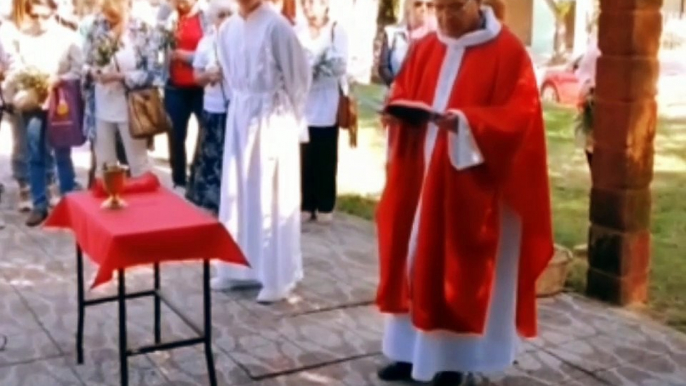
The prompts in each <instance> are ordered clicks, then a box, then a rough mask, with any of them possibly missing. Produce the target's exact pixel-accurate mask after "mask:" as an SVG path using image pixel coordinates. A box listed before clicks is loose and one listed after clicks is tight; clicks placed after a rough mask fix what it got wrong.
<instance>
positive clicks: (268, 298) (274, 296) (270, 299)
mask: <svg viewBox="0 0 686 386" xmlns="http://www.w3.org/2000/svg"><path fill="white" fill-rule="evenodd" d="M295 284H296V283H293V284H291V285H290V286H288V287H286V288H285V289H284V290H283V291H274V290H272V289H267V288H263V289H262V291H260V293H259V294H258V295H257V302H258V303H262V304H270V303H276V302H280V301H282V300H286V299H288V297H289V296H290V295H291V292H293V290H294V289H295Z"/></svg>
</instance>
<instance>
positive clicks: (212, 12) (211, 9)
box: [207, 0, 238, 23]
mask: <svg viewBox="0 0 686 386" xmlns="http://www.w3.org/2000/svg"><path fill="white" fill-rule="evenodd" d="M237 9H238V5H237V4H236V1H235V0H210V2H209V4H208V5H207V18H208V19H209V20H210V22H212V23H214V22H216V21H217V18H218V17H219V14H220V13H222V12H227V11H229V12H231V13H232V14H233V13H235V12H236V11H237Z"/></svg>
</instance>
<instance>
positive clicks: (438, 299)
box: [376, 0, 553, 386]
mask: <svg viewBox="0 0 686 386" xmlns="http://www.w3.org/2000/svg"><path fill="white" fill-rule="evenodd" d="M434 6H435V10H436V17H437V19H438V25H439V31H438V32H437V33H431V34H429V35H427V36H425V37H424V38H422V39H420V40H418V41H417V42H416V43H415V44H414V45H413V46H412V47H411V48H410V51H409V53H408V56H407V60H406V61H405V64H404V65H403V68H402V69H401V71H400V73H399V74H398V76H397V78H396V79H395V82H394V84H393V86H392V88H391V92H390V95H389V100H388V102H387V104H388V106H403V105H405V106H427V108H428V109H430V110H432V111H434V112H435V114H437V115H438V117H437V118H428V117H427V118H418V117H419V116H421V114H416V115H417V116H416V117H414V118H413V117H412V116H411V115H409V116H408V115H404V116H403V114H399V113H398V112H397V110H398V109H397V108H396V109H395V110H393V109H390V108H389V107H387V109H386V111H387V112H388V114H391V113H393V111H396V112H395V113H394V114H395V116H396V117H397V118H393V117H392V116H390V115H389V116H386V117H385V118H386V120H387V121H388V123H389V130H396V133H395V135H396V138H395V140H394V141H393V142H392V143H391V148H390V163H389V169H388V178H387V182H386V187H385V189H384V191H383V194H382V197H381V200H380V202H379V206H378V212H377V225H378V237H379V256H380V268H381V270H380V271H381V277H380V283H379V288H378V293H377V299H376V303H377V305H378V306H379V309H380V310H381V312H383V313H384V314H386V326H385V331H384V336H383V344H382V350H383V353H384V355H385V356H386V357H387V358H388V359H389V361H390V363H389V364H388V365H387V366H386V367H384V368H382V369H381V370H380V371H379V377H380V378H382V379H384V380H387V381H400V380H409V379H415V380H418V381H433V385H434V386H453V385H459V384H460V382H461V381H462V378H463V375H464V373H469V372H500V371H502V370H505V369H506V368H507V367H509V366H510V365H512V363H513V361H514V359H515V355H516V353H517V346H518V342H519V340H520V338H529V337H533V336H535V335H536V327H537V326H536V279H537V278H538V276H539V275H540V274H541V272H542V271H543V270H544V268H545V267H546V265H547V264H548V261H549V260H550V258H551V257H552V255H553V238H552V227H551V217H550V196H549V188H548V175H547V166H546V162H547V161H546V149H545V135H544V130H543V120H542V111H541V105H540V101H539V98H538V90H537V86H536V78H535V75H534V71H533V67H532V64H531V60H530V59H529V56H528V54H527V52H526V49H525V48H524V46H523V45H522V43H521V42H520V41H519V39H518V38H517V37H516V36H515V35H514V34H513V33H512V32H511V31H510V30H508V29H507V27H505V26H502V25H501V23H500V22H499V21H498V20H497V18H496V16H495V14H494V12H493V10H492V9H491V8H490V7H487V6H484V5H483V4H481V0H434ZM406 111H407V110H406ZM407 114H412V113H407ZM427 116H428V114H427ZM422 119H425V120H422Z"/></svg>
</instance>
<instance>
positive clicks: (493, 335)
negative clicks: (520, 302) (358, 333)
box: [382, 8, 521, 381]
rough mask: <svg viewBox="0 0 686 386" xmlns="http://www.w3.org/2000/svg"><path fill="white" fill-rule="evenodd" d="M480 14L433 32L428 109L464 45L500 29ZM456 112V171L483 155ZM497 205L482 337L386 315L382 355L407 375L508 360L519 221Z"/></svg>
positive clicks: (412, 246)
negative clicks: (439, 53)
mask: <svg viewBox="0 0 686 386" xmlns="http://www.w3.org/2000/svg"><path fill="white" fill-rule="evenodd" d="M484 15H485V17H486V29H483V30H479V31H477V32H473V33H471V34H468V35H465V36H463V37H462V38H460V39H451V38H448V37H445V36H440V35H439V38H440V39H441V41H443V43H445V44H446V45H447V46H448V47H447V48H448V52H447V53H446V56H445V59H444V62H443V65H442V66H441V69H440V73H439V80H438V87H437V89H436V93H435V95H434V102H433V108H434V109H435V110H436V111H444V110H445V109H446V106H447V103H448V99H449V97H450V93H451V92H452V90H453V85H454V83H455V80H456V79H457V74H458V72H459V71H460V66H461V62H462V57H463V55H464V53H465V49H466V48H468V47H469V46H474V45H479V44H483V43H486V42H488V41H490V40H491V39H493V38H495V37H496V36H497V34H498V33H499V31H500V29H501V26H500V23H498V21H497V20H496V19H495V17H494V16H493V13H492V11H491V10H490V8H484ZM482 76H483V74H482ZM458 115H460V119H459V127H458V133H457V134H453V133H450V134H449V138H450V151H449V157H450V160H451V164H452V165H453V166H454V167H455V168H457V169H458V170H462V169H466V168H468V167H473V166H476V165H478V164H480V163H482V162H483V157H482V155H481V153H480V151H479V149H478V146H477V145H476V143H475V141H474V139H473V137H472V135H471V130H470V128H469V122H467V120H466V119H465V117H464V115H462V114H460V113H459V112H458ZM438 130H439V129H438V128H437V127H436V126H435V125H433V124H432V125H430V126H429V130H428V132H427V136H426V140H425V144H424V157H425V161H426V162H425V165H429V160H430V157H431V155H432V153H433V150H434V145H435V142H436V136H437V135H438ZM420 199H421V198H420ZM417 208H418V209H417V212H416V213H415V218H414V223H413V226H412V233H411V235H410V242H409V249H408V250H409V259H408V266H409V268H408V269H409V270H411V269H412V260H413V258H414V254H415V252H416V246H417V236H418V225H419V219H420V217H421V213H420V211H419V205H418V207H417ZM501 208H502V210H501V218H500V223H501V233H500V238H499V244H498V255H497V257H496V261H497V262H496V268H495V270H496V275H495V284H494V288H493V294H492V298H491V301H490V304H489V309H488V318H487V324H486V329H485V331H484V334H483V335H469V334H455V333H451V332H447V331H428V332H427V331H420V330H418V329H417V328H415V327H414V326H413V325H412V322H411V320H410V316H409V315H387V316H386V324H385V331H384V337H383V343H382V346H383V349H382V350H383V353H384V355H385V356H386V357H388V358H389V359H391V360H393V361H398V362H406V363H412V365H413V368H412V377H413V378H414V379H416V380H418V381H431V380H432V379H433V378H434V376H435V375H436V374H437V373H440V372H444V371H455V372H495V371H502V370H505V369H506V368H507V367H509V366H511V365H512V363H513V362H514V359H515V355H516V353H517V349H518V346H519V341H520V340H519V336H518V333H517V329H516V326H515V315H516V294H517V269H518V266H519V250H520V242H521V220H520V219H519V217H518V216H517V214H516V213H514V211H512V210H511V209H509V208H508V207H506V206H501Z"/></svg>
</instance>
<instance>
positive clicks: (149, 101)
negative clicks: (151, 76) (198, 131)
mask: <svg viewBox="0 0 686 386" xmlns="http://www.w3.org/2000/svg"><path fill="white" fill-rule="evenodd" d="M114 62H115V63H114V64H115V66H116V67H117V71H120V70H119V64H118V63H117V59H116V58H115V59H114ZM122 84H123V85H124V92H125V94H126V105H127V110H128V113H129V132H130V133H131V137H132V138H135V139H149V138H152V137H154V136H156V135H158V134H163V133H167V132H169V131H171V128H172V123H171V119H170V118H169V115H168V114H167V111H166V110H165V109H164V103H162V96H161V95H160V90H159V88H157V87H154V86H151V87H144V88H140V89H131V88H129V87H128V86H127V85H126V82H122Z"/></svg>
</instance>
